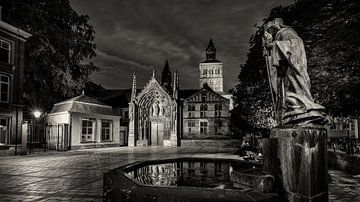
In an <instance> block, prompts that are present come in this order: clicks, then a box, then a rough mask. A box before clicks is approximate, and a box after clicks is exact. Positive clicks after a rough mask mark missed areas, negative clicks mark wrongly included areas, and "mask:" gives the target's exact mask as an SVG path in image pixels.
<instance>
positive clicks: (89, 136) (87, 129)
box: [81, 119, 95, 142]
mask: <svg viewBox="0 0 360 202" xmlns="http://www.w3.org/2000/svg"><path fill="white" fill-rule="evenodd" d="M81 121H82V133H81V141H82V142H89V141H92V140H93V136H94V125H95V120H90V119H82V120H81Z"/></svg>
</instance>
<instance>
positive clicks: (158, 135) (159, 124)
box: [150, 120, 165, 146]
mask: <svg viewBox="0 0 360 202" xmlns="http://www.w3.org/2000/svg"><path fill="white" fill-rule="evenodd" d="M164 127H165V124H164V122H163V121H161V120H153V121H151V128H150V130H151V140H150V141H151V146H163V145H164Z"/></svg>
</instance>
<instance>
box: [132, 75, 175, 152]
mask: <svg viewBox="0 0 360 202" xmlns="http://www.w3.org/2000/svg"><path fill="white" fill-rule="evenodd" d="M177 86H178V78H177V74H175V75H174V84H173V90H172V92H173V93H171V91H170V90H169V89H167V88H166V86H165V85H162V84H161V83H160V82H159V81H158V80H157V78H156V76H155V71H154V73H153V76H152V78H151V79H150V81H149V82H148V84H147V85H146V86H145V88H144V89H143V90H142V91H141V92H140V93H139V94H137V92H136V76H135V75H134V77H133V86H132V93H131V100H130V103H129V138H128V145H129V146H147V145H152V146H177V145H179V135H178V134H179V133H178V128H177V124H178V115H179V113H178V102H177V101H178V99H177V94H178V87H177Z"/></svg>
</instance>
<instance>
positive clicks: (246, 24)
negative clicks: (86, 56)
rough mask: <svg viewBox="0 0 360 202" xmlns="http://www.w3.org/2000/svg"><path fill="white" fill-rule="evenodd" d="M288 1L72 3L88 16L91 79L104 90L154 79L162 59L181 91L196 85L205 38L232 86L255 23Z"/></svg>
mask: <svg viewBox="0 0 360 202" xmlns="http://www.w3.org/2000/svg"><path fill="white" fill-rule="evenodd" d="M291 2H292V1H290V0H266V1H265V0H104V1H98V0H71V4H72V6H73V7H74V9H75V10H76V11H78V12H79V13H81V14H87V15H89V16H90V18H91V23H92V24H93V25H94V29H95V31H96V34H95V41H96V44H97V51H96V52H97V57H96V58H95V59H93V61H94V62H95V63H96V64H97V65H98V66H99V67H100V71H99V72H96V73H94V74H93V76H92V77H93V80H94V81H95V82H97V83H100V84H101V85H103V86H104V87H108V88H128V87H130V85H131V75H132V73H134V72H135V73H136V74H137V75H138V83H139V87H141V86H142V85H144V84H145V83H146V82H147V81H148V79H149V78H150V76H151V72H152V70H153V69H156V70H157V72H158V75H160V73H159V72H161V70H162V68H163V65H164V62H165V58H168V59H169V63H170V68H171V70H172V71H175V70H178V71H179V72H180V79H181V87H182V88H197V87H198V75H199V73H198V65H199V62H201V61H202V60H203V59H204V57H205V48H206V46H207V43H208V40H209V38H210V37H212V38H213V39H214V43H215V46H216V48H217V57H218V59H219V60H221V61H223V62H224V74H225V75H224V77H225V78H224V85H225V88H226V89H230V88H232V87H233V86H234V85H235V84H236V82H237V78H236V77H237V75H238V73H239V70H240V69H239V65H240V64H241V63H244V61H245V59H246V53H247V50H248V47H249V45H248V41H249V38H250V36H251V34H252V33H253V32H254V30H255V28H254V25H255V24H256V23H261V21H262V19H263V18H265V17H266V16H267V15H268V14H269V12H270V10H271V8H273V7H276V6H279V5H284V4H289V3H291Z"/></svg>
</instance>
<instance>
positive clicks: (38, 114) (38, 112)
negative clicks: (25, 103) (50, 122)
mask: <svg viewBox="0 0 360 202" xmlns="http://www.w3.org/2000/svg"><path fill="white" fill-rule="evenodd" d="M33 114H34V116H35V118H39V117H40V116H41V112H40V111H38V110H36V111H34V112H33Z"/></svg>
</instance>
